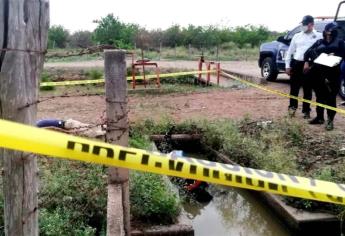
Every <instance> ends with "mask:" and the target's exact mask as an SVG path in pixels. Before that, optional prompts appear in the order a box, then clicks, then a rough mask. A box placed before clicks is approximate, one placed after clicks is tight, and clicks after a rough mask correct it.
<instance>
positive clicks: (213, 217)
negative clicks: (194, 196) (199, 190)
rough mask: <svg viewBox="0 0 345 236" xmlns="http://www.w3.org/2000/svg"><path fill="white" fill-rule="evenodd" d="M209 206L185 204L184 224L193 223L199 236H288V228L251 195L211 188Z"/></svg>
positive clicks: (232, 190)
mask: <svg viewBox="0 0 345 236" xmlns="http://www.w3.org/2000/svg"><path fill="white" fill-rule="evenodd" d="M209 192H210V193H211V195H213V200H212V201H211V202H209V203H208V204H201V203H186V204H185V205H184V211H185V212H184V215H183V217H182V218H183V220H184V221H191V223H192V225H193V227H194V229H195V235H196V236H203V235H205V236H211V235H212V236H213V235H215V236H223V235H224V236H225V235H231V236H252V235H255V236H256V235H259V236H261V235H262V236H285V235H290V233H289V232H288V231H287V229H286V227H285V226H284V225H283V224H282V223H281V222H279V221H278V220H277V219H276V216H275V215H273V214H272V213H271V212H270V211H269V210H268V209H267V207H266V206H265V205H263V204H262V203H260V202H259V201H258V200H257V199H255V197H254V195H252V194H250V193H249V192H246V191H242V190H238V189H232V188H225V187H220V186H210V187H209Z"/></svg>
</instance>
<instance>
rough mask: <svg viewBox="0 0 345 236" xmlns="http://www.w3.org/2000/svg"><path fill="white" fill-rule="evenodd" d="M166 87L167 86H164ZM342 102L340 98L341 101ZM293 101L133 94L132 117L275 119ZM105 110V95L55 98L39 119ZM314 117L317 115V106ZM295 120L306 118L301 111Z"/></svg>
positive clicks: (278, 85) (251, 91) (248, 94)
mask: <svg viewBox="0 0 345 236" xmlns="http://www.w3.org/2000/svg"><path fill="white" fill-rule="evenodd" d="M101 63H103V62H80V63H49V64H46V65H45V67H54V68H59V67H63V68H68V67H74V68H75V67H83V66H85V67H102V65H103V64H101ZM160 65H161V66H162V67H175V68H181V69H182V68H187V69H190V68H195V67H196V65H197V64H196V62H183V61H180V62H160ZM222 67H223V68H225V69H229V70H233V71H236V72H240V73H245V74H249V75H252V76H257V77H259V76H260V73H259V68H258V67H257V64H256V62H253V61H252V62H224V63H222ZM281 78H282V79H278V81H277V82H270V83H268V84H266V85H265V86H268V87H271V88H274V89H277V90H280V91H283V92H288V91H289V85H288V83H287V81H286V79H285V78H286V76H284V75H283V76H281ZM163 86H164V85H163ZM340 102H341V100H340V98H339V103H340ZM288 104H289V101H288V99H287V98H283V97H279V96H276V95H272V94H268V93H267V92H265V91H260V90H258V89H255V88H246V89H237V90H233V89H232V90H230V89H228V90H210V92H208V93H188V94H167V95H159V96H156V95H145V96H143V95H130V96H129V110H130V112H129V119H130V121H131V122H136V121H139V120H142V119H148V118H152V119H155V120H159V119H162V118H164V117H172V118H173V119H174V120H176V121H182V120H188V119H209V120H212V119H218V118H231V119H242V118H243V117H244V116H248V117H250V118H252V119H264V120H271V119H275V118H279V117H283V116H286V115H287V107H288ZM344 109H345V107H344ZM104 110H105V97H104V96H87V97H86V96H84V97H83V96H80V97H65V98H55V99H51V100H49V101H47V102H42V103H40V104H39V113H38V118H40V119H42V118H61V119H67V118H73V119H76V120H80V121H82V122H86V123H97V122H99V120H100V118H101V115H102V113H103V111H104ZM312 116H315V109H314V108H313V112H312ZM295 119H300V120H301V122H305V123H307V121H305V120H303V119H302V115H301V112H300V110H299V112H298V113H297V116H296V118H295ZM335 127H336V129H335V131H333V132H341V131H345V116H343V115H340V114H338V115H337V116H336V119H335ZM312 129H313V130H315V131H316V132H319V131H320V132H323V131H324V128H323V126H322V127H312Z"/></svg>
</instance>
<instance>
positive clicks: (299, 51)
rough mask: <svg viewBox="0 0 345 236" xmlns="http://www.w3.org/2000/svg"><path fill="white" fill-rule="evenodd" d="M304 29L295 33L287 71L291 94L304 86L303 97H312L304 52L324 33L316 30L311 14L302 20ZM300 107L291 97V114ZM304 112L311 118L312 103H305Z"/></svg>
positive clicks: (295, 93) (308, 98) (309, 98)
mask: <svg viewBox="0 0 345 236" xmlns="http://www.w3.org/2000/svg"><path fill="white" fill-rule="evenodd" d="M301 23H302V31H301V32H300V33H297V34H295V35H294V37H293V38H292V40H291V43H290V47H289V50H288V51H287V55H286V59H285V67H286V73H287V74H288V75H289V76H290V89H291V90H290V95H293V96H296V97H297V96H298V93H299V90H300V88H301V87H303V98H304V99H307V100H311V99H312V88H311V83H310V81H309V79H308V75H307V74H306V73H305V70H304V53H305V52H306V51H307V50H308V49H309V48H310V47H311V46H312V45H313V44H314V43H315V42H316V41H317V40H319V39H321V38H322V34H321V33H319V32H317V31H315V30H314V18H313V17H312V16H310V15H307V16H304V17H303V20H302V22H301ZM297 107H298V101H297V100H296V99H292V98H290V105H289V114H290V116H294V115H295V112H296V110H297ZM302 112H303V114H304V118H305V119H309V118H310V104H309V103H305V102H304V103H303V109H302Z"/></svg>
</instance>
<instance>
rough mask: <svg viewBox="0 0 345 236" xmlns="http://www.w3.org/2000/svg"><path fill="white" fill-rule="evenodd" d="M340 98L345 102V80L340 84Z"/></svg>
mask: <svg viewBox="0 0 345 236" xmlns="http://www.w3.org/2000/svg"><path fill="white" fill-rule="evenodd" d="M339 96H340V97H341V98H342V99H343V100H345V81H344V79H342V80H341V82H340V90H339Z"/></svg>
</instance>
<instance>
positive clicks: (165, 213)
mask: <svg viewBox="0 0 345 236" xmlns="http://www.w3.org/2000/svg"><path fill="white" fill-rule="evenodd" d="M130 200H131V204H132V205H131V211H132V214H133V216H134V217H135V218H138V219H140V220H141V221H144V222H148V223H157V222H160V223H162V224H170V223H173V222H175V221H176V218H177V216H178V215H179V213H180V202H179V200H178V197H177V194H176V193H174V192H173V191H172V190H171V189H170V188H169V187H168V185H167V183H166V182H165V181H164V177H162V176H160V175H155V174H151V173H140V172H132V173H131V185H130Z"/></svg>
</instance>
